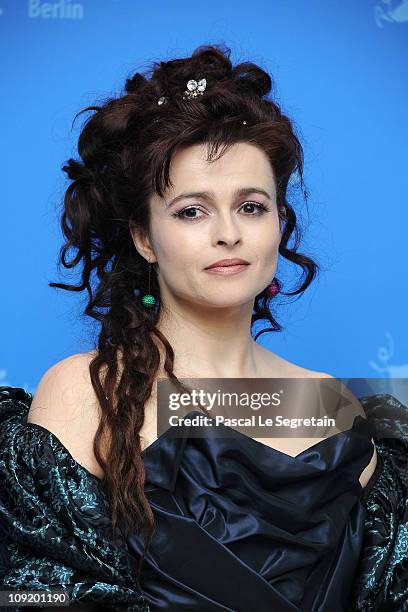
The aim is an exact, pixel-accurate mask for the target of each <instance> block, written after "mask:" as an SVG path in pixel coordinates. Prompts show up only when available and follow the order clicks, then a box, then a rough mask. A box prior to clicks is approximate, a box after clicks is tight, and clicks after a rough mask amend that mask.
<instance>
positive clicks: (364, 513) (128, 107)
mask: <svg viewBox="0 0 408 612" xmlns="http://www.w3.org/2000/svg"><path fill="white" fill-rule="evenodd" d="M229 55H230V52H229V50H228V49H221V48H220V47H217V46H205V47H200V48H198V49H197V50H196V51H195V52H194V53H193V54H192V56H191V57H188V58H180V59H175V60H173V61H169V62H160V63H157V64H154V66H153V69H152V71H151V72H150V73H149V74H144V75H142V74H139V73H137V74H135V75H134V76H133V77H132V78H131V79H129V80H127V82H126V87H125V89H126V92H125V94H124V95H123V96H122V97H119V98H117V99H111V100H107V101H106V102H105V103H104V104H103V105H102V106H100V107H90V109H86V110H94V111H95V113H94V114H93V115H92V116H91V118H90V119H89V120H88V121H87V123H86V124H85V126H84V127H83V130H82V133H81V136H80V138H79V154H80V157H81V161H79V162H78V161H75V160H73V159H70V160H69V161H68V163H67V165H65V166H64V167H63V169H64V171H66V172H67V174H68V176H69V178H70V179H71V180H72V183H71V184H70V185H69V187H68V188H67V191H66V195H65V200H64V212H63V215H62V228H63V231H64V233H65V236H66V239H67V240H66V243H65V245H64V247H63V249H62V252H61V262H62V263H63V265H64V266H65V267H67V268H72V267H75V266H76V265H78V264H80V263H81V264H82V278H81V282H80V284H79V285H77V286H76V285H66V284H62V283H50V285H51V286H54V287H59V288H63V289H67V290H70V291H82V290H85V289H86V290H87V291H88V295H89V301H88V304H87V307H86V310H85V312H86V314H88V315H90V316H91V317H93V318H95V319H97V320H98V321H100V324H101V327H100V331H99V336H98V342H97V347H96V348H95V350H94V351H91V352H90V353H86V354H78V355H73V356H71V357H69V358H67V359H64V360H62V361H61V362H59V363H57V364H55V365H54V366H53V367H52V368H50V369H49V370H48V371H47V372H46V373H45V374H44V376H43V378H42V379H41V381H40V383H39V385H38V388H37V390H36V393H35V396H34V398H33V397H32V396H31V395H30V394H29V393H26V392H25V391H24V390H23V389H20V388H12V387H3V388H1V395H0V400H1V401H0V423H1V425H0V448H1V453H0V479H1V484H2V492H1V496H0V518H1V522H0V525H2V528H3V531H4V535H5V542H6V545H5V547H4V550H3V559H2V571H0V577H1V580H0V586H1V587H2V589H3V590H6V589H7V590H12V589H19V590H35V589H40V590H41V589H42V590H47V589H48V590H49V589H53V590H55V589H57V588H60V589H61V588H62V589H63V590H65V591H66V592H67V593H68V596H69V600H70V603H71V604H77V605H78V603H79V602H81V603H85V602H96V603H97V604H98V605H99V606H100V605H102V604H111V605H112V606H114V604H123V605H125V608H126V609H128V610H151V611H153V610H171V611H182V610H202V611H206V612H207V611H213V610H214V611H215V610H217V611H221V610H229V611H232V610H233V611H239V612H247V611H248V612H251V611H252V610H253V609H255V608H256V609H258V610H262V611H263V610H265V611H266V610H268V611H269V610H277V611H279V612H280V611H282V612H286V611H296V610H302V611H311V610H313V611H319V612H320V611H326V610H327V611H330V612H334V611H337V610H338V611H340V610H341V611H343V610H353V611H354V610H385V609H387V610H388V609H390V610H391V609H392V610H405V609H407V608H406V601H407V588H408V587H407V585H408V552H407V547H406V541H407V540H406V538H407V521H408V516H407V463H408V459H407V449H408V426H407V423H406V416H407V408H406V407H405V406H403V405H402V404H400V402H398V400H396V399H395V398H394V397H392V396H388V395H375V396H370V397H366V398H360V401H361V404H359V406H360V408H361V413H360V415H359V416H360V418H355V419H354V420H353V421H352V424H351V425H350V427H346V428H345V429H344V431H340V432H338V433H337V434H336V435H334V436H330V437H328V438H327V439H323V438H322V439H319V441H318V442H316V438H293V439H292V438H291V439H286V438H271V439H268V441H267V443H263V442H262V443H260V442H259V441H257V440H256V439H255V440H254V439H252V438H251V437H249V436H242V434H241V433H239V432H237V431H235V430H234V429H233V428H232V429H230V430H229V433H230V434H231V435H229V436H225V438H223V437H218V438H214V437H212V436H211V434H209V433H208V432H207V431H204V430H203V431H202V434H203V435H202V437H194V436H192V435H191V436H189V435H188V433H189V430H188V429H187V432H186V435H185V436H184V437H177V436H172V429H171V428H170V429H169V430H168V431H166V432H164V433H161V435H160V436H159V437H158V433H159V432H158V428H157V416H158V415H157V381H158V380H159V379H170V381H172V382H174V384H175V385H176V386H177V388H179V389H184V388H185V387H183V385H182V384H181V383H180V382H179V379H180V378H199V379H201V378H237V379H241V378H248V379H254V378H255V379H258V378H266V379H275V378H281V379H299V378H304V379H312V378H322V379H332V378H331V377H330V375H329V374H326V373H322V372H314V371H311V370H308V369H306V368H303V367H301V366H299V365H297V364H294V363H291V362H289V361H287V360H285V359H283V358H281V357H280V356H278V355H276V354H274V353H272V352H271V351H269V350H267V349H265V348H263V347H262V346H261V345H259V344H258V343H257V342H256V339H257V338H258V337H259V335H260V334H261V333H264V332H265V331H268V329H262V331H260V332H258V333H257V334H256V335H255V337H254V338H253V337H252V331H253V326H254V323H255V322H256V321H262V320H267V321H269V323H270V325H271V327H270V328H269V330H270V331H279V330H281V329H282V327H281V326H280V325H279V323H278V322H277V320H276V319H275V318H274V316H273V314H272V310H273V307H274V302H276V295H277V294H278V293H279V292H281V293H283V294H285V295H300V294H302V293H303V291H305V290H306V288H307V287H308V286H309V285H310V283H311V282H312V280H313V279H314V277H315V275H316V272H317V270H318V265H317V264H316V263H315V262H314V261H313V260H312V259H311V258H309V257H308V256H306V255H305V254H302V253H299V252H298V250H297V249H298V247H299V243H300V230H299V226H298V222H297V216H296V213H295V210H294V208H293V207H292V206H291V204H290V203H289V202H288V199H287V191H288V183H289V180H290V179H291V177H292V176H293V175H294V173H295V172H298V174H299V177H300V185H301V186H303V174H302V169H303V151H302V147H301V145H300V143H299V140H298V138H297V137H296V135H295V133H294V130H293V127H292V124H291V122H290V120H289V119H288V118H287V117H286V116H285V115H284V114H282V112H281V111H280V108H279V106H278V104H277V103H276V102H275V101H273V100H272V99H270V98H268V97H267V94H269V92H270V90H271V77H270V76H269V75H268V74H267V73H266V72H265V71H264V70H263V69H262V68H260V67H258V66H256V65H255V64H252V63H241V64H239V65H237V66H235V67H233V66H232V64H231V61H230V59H229ZM208 145H209V146H208ZM293 235H294V236H293ZM291 237H294V238H295V241H294V245H293V247H291V246H289V240H290V238H291ZM71 248H72V249H74V257H73V259H72V260H71V261H68V260H67V254H68V251H69V250H70V249H71ZM279 255H281V257H282V258H283V259H286V260H288V261H290V262H293V263H294V264H295V266H300V268H301V269H302V271H303V272H304V279H303V282H301V283H300V285H299V286H298V287H296V288H295V289H294V290H293V291H292V292H283V291H282V286H281V285H282V283H281V282H280V281H279V280H278V278H277V277H276V276H275V273H276V270H277V265H278V256H279ZM225 260H227V261H225ZM231 260H232V261H231ZM236 260H238V261H236ZM215 264H217V265H215ZM223 264H224V265H223ZM225 264H229V265H230V266H231V267H225ZM233 264H240V265H239V266H237V267H236V268H235V269H233V268H232V265H233ZM214 265H215V267H214ZM94 271H95V272H96V277H95V279H94V281H92V273H93V272H94ZM332 380H333V379H332ZM362 416H364V417H368V419H366V418H361V417H362ZM403 418H405V421H404V420H403ZM390 423H391V424H392V431H391V435H390V430H389V425H390ZM387 427H388V429H387ZM388 538H389V539H388ZM13 609H15V608H13ZM118 609H119V608H118Z"/></svg>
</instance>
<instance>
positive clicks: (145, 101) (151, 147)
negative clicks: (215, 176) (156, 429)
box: [49, 45, 319, 572]
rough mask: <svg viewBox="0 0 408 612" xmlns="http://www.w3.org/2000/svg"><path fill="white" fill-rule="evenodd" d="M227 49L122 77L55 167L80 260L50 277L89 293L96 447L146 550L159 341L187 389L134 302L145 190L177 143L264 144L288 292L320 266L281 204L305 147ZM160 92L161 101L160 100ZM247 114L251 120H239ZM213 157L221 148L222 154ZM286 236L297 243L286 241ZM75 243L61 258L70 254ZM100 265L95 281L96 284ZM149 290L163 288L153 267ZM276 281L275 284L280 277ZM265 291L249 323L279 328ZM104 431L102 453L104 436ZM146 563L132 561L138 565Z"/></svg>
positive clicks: (127, 524) (126, 522)
mask: <svg viewBox="0 0 408 612" xmlns="http://www.w3.org/2000/svg"><path fill="white" fill-rule="evenodd" d="M230 53H231V51H230V49H228V48H225V47H223V46H220V45H204V46H200V47H198V48H197V49H196V50H195V51H194V52H193V54H192V55H191V57H186V58H181V59H173V60H171V61H167V62H163V61H161V62H157V63H156V62H153V65H152V67H151V68H150V69H149V70H147V71H146V72H144V73H143V74H141V73H136V74H134V76H132V78H129V79H127V81H126V85H125V93H124V94H123V95H122V96H120V97H117V98H112V99H107V100H105V101H104V103H103V104H102V105H100V106H89V107H86V108H84V109H83V110H81V111H80V112H79V113H77V115H76V116H75V119H76V117H77V116H78V115H80V114H81V113H83V112H86V111H95V112H94V113H93V114H92V115H91V116H90V117H89V118H88V119H87V120H86V121H85V124H84V126H83V128H82V130H81V134H80V136H79V140H78V153H79V156H80V158H81V161H75V160H74V159H69V160H68V161H67V162H66V164H65V165H63V166H62V170H63V171H65V172H66V174H67V175H68V177H69V179H71V181H72V182H71V183H70V185H69V186H68V188H67V189H66V192H65V195H64V200H63V213H62V217H61V227H62V230H63V233H64V235H65V237H66V242H65V243H64V245H63V246H62V248H61V251H60V255H59V264H62V265H63V266H64V267H65V268H68V269H69V268H74V267H75V266H77V265H78V264H80V263H81V264H82V278H81V282H80V284H78V285H67V284H63V283H49V285H50V286H51V287H57V288H61V289H66V290H68V291H78V292H79V291H83V290H85V289H86V290H87V292H88V298H89V299H88V303H87V305H86V308H85V314H86V315H89V316H90V317H92V318H93V319H96V320H97V321H99V322H100V332H99V337H98V343H97V351H96V356H95V358H94V359H93V360H92V361H91V363H90V365H89V370H90V377H91V381H92V385H93V388H94V390H95V393H96V396H97V398H98V400H99V403H100V406H101V410H102V412H101V414H102V416H101V421H100V423H99V427H98V430H97V432H96V435H95V439H94V443H93V449H94V453H95V457H96V459H97V461H98V463H99V464H100V465H101V467H102V468H103V471H104V484H105V486H106V490H107V493H108V495H109V498H110V501H111V505H112V524H113V529H114V531H115V529H116V525H117V521H118V519H119V521H120V522H122V521H123V526H124V530H125V531H126V533H128V531H129V530H130V529H132V530H133V531H139V532H140V533H143V535H145V536H146V542H145V548H144V554H143V556H142V559H141V563H142V561H143V558H144V556H145V554H146V551H147V548H148V545H149V543H150V540H151V537H152V534H153V530H154V517H153V512H152V510H151V507H150V505H149V502H148V499H147V497H146V495H145V492H144V482H145V472H144V465H143V461H142V457H141V451H142V449H141V439H140V436H139V432H140V430H141V427H142V425H143V422H144V416H145V415H144V405H145V403H146V401H147V400H148V399H149V397H150V395H151V392H152V388H153V384H154V381H155V377H156V374H157V372H158V369H159V366H160V354H159V350H158V347H157V346H156V343H155V342H154V337H155V338H156V339H157V340H158V341H159V342H161V343H162V345H163V346H164V349H165V355H166V359H165V364H164V368H165V371H166V372H167V374H168V376H169V378H170V379H172V380H173V381H175V382H176V384H177V386H179V385H180V387H182V388H185V387H184V386H183V385H182V384H181V382H180V381H178V379H177V377H176V376H175V375H174V373H173V364H174V352H173V349H172V347H171V345H170V344H169V342H168V341H167V339H166V338H165V336H164V335H163V334H162V333H161V332H160V331H159V330H158V329H157V328H156V323H157V321H158V318H159V314H160V308H161V305H160V300H159V303H158V308H156V309H146V308H144V307H143V305H142V304H141V302H140V300H138V299H135V290H137V289H139V290H140V291H141V292H142V294H143V293H146V292H147V275H146V261H145V259H144V258H143V257H142V256H141V255H140V254H139V253H138V252H137V250H136V249H135V247H134V244H133V242H132V239H131V234H130V231H129V229H130V227H138V228H140V229H142V230H143V231H144V232H146V233H147V235H148V233H149V221H150V216H149V204H148V200H149V197H150V196H151V194H152V193H153V192H156V193H157V194H159V196H161V197H163V193H164V191H165V189H166V188H167V187H168V186H169V185H170V184H171V181H170V162H171V159H172V156H173V155H174V154H175V153H176V151H178V150H179V149H181V148H184V147H186V146H189V145H193V144H202V143H206V145H207V150H208V158H207V161H208V162H212V161H215V160H217V159H219V158H220V157H221V156H222V155H223V153H224V152H225V151H227V150H228V149H229V148H230V147H231V146H232V145H234V144H236V143H238V142H247V143H251V144H254V145H257V146H258V147H260V148H261V149H262V150H263V151H264V152H265V153H266V155H267V156H268V158H269V160H270V162H271V165H272V168H273V171H274V175H275V179H276V188H277V205H278V210H279V220H280V223H281V224H282V227H283V229H282V237H281V242H280V245H279V253H280V255H281V256H282V257H283V258H285V259H286V260H289V261H290V262H293V263H294V264H295V265H297V266H300V267H301V268H302V272H303V276H304V278H303V281H302V282H300V285H299V287H298V288H297V289H295V290H294V291H292V292H287V293H284V292H283V291H281V293H283V294H284V295H287V296H292V295H293V296H294V295H297V294H299V295H300V294H301V293H303V292H304V291H305V289H306V288H307V287H308V286H309V285H310V283H311V282H312V280H313V279H314V277H315V275H316V273H317V271H318V269H319V266H318V265H317V264H316V263H315V262H314V261H313V260H312V259H311V258H309V257H307V256H306V255H304V254H301V253H298V252H297V249H298V247H299V244H300V239H301V231H300V229H299V227H298V223H297V217H296V214H295V210H294V209H293V207H292V206H291V205H290V204H289V202H288V201H287V199H286V197H287V190H288V183H289V180H290V178H291V176H292V175H293V174H294V173H295V171H297V172H298V173H299V177H300V186H301V188H302V189H303V193H304V195H305V197H306V198H307V193H306V191H305V189H304V183H303V150H302V146H301V144H300V142H299V140H298V138H297V136H296V135H295V133H294V129H293V127H292V124H291V121H290V120H289V119H288V117H286V116H285V115H284V114H282V112H281V110H280V107H279V105H278V104H277V102H276V101H273V100H271V99H268V97H267V96H268V94H269V93H270V92H271V89H272V80H271V77H270V75H269V74H268V73H267V72H266V71H264V70H263V69H262V68H260V67H259V66H257V65H256V64H253V63H251V62H243V63H239V64H238V65H236V66H235V67H233V65H232V63H231V61H230ZM203 77H205V78H206V80H207V88H206V91H205V93H204V95H202V96H198V97H197V98H196V99H194V100H188V99H187V100H185V99H183V97H182V95H181V94H182V92H183V91H184V90H185V88H186V83H187V81H188V80H189V79H191V78H197V79H200V78H203ZM161 96H165V97H166V100H167V102H166V103H165V104H162V105H158V103H157V101H158V99H159V98H160V97H161ZM243 120H245V121H246V124H243ZM217 153H219V154H218V155H217ZM292 234H293V238H294V244H293V246H292V247H289V246H288V242H289V239H290V238H291V236H292ZM71 248H72V249H73V250H74V256H73V258H72V259H71V260H70V261H68V259H67V253H68V251H69V250H70V249H71ZM93 271H95V272H96V275H97V278H96V279H95V282H92V280H91V275H92V272H93ZM152 272H153V274H152V286H151V290H152V293H154V294H155V295H157V296H158V295H159V286H158V282H157V277H156V273H155V269H154V267H153V270H152ZM276 281H277V282H278V286H279V288H281V282H280V281H279V280H278V279H276ZM271 300H272V297H271V296H270V295H268V293H267V288H265V289H264V290H263V291H262V292H261V293H260V294H259V295H257V296H256V298H255V303H254V310H253V316H252V321H251V331H252V328H253V324H254V323H255V322H256V321H258V320H267V321H269V323H270V324H271V326H270V327H269V328H267V329H262V330H261V331H259V332H258V333H257V334H256V335H255V340H256V339H257V338H258V336H259V335H260V334H262V333H266V332H268V331H281V330H282V326H281V325H280V324H279V323H278V322H277V321H276V319H275V318H274V316H273V315H272V313H271ZM105 430H106V431H107V432H108V433H109V436H110V438H109V448H108V449H107V450H108V452H107V455H106V460H105V459H104V458H103V456H102V453H101V439H102V435H103V434H104V433H105ZM141 563H140V564H139V572H140V567H141Z"/></svg>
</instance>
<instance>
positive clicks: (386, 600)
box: [349, 394, 408, 612]
mask: <svg viewBox="0 0 408 612" xmlns="http://www.w3.org/2000/svg"><path fill="white" fill-rule="evenodd" d="M360 402H361V404H362V406H363V408H364V410H365V413H366V416H367V418H368V419H369V420H371V421H372V423H373V425H374V428H375V431H376V435H375V445H376V448H377V453H378V455H379V458H380V462H381V465H380V466H379V474H378V478H375V484H374V486H373V487H372V488H370V490H369V491H367V492H366V493H365V494H364V496H363V498H362V502H363V505H364V508H365V512H366V514H365V525H364V540H363V548H362V551H361V555H360V562H359V567H358V572H357V575H356V576H355V581H354V584H353V596H352V598H351V601H350V608H349V612H372V611H381V612H382V611H385V612H388V611H390V612H391V611H393V612H407V611H408V407H407V406H406V405H404V404H402V403H401V402H400V401H399V400H398V399H397V398H395V397H394V396H393V395H389V394H376V395H371V396H367V397H365V398H360Z"/></svg>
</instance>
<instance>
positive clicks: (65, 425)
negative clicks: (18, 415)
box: [27, 353, 103, 478]
mask: <svg viewBox="0 0 408 612" xmlns="http://www.w3.org/2000/svg"><path fill="white" fill-rule="evenodd" d="M93 357H94V354H92V353H77V354H75V355H71V356H69V357H66V358H65V359H62V360H61V361H58V362H57V363H55V364H54V365H52V366H51V367H50V368H49V369H48V370H46V372H45V373H44V374H43V376H42V378H41V379H40V382H39V383H38V385H37V388H36V391H35V394H34V397H33V400H32V403H31V406H30V409H29V412H28V416H27V422H28V423H36V424H37V425H41V426H42V427H44V428H45V429H47V430H49V431H51V432H52V433H53V434H54V435H55V436H56V437H57V438H58V439H59V440H60V442H61V443H62V444H63V445H64V446H65V448H66V449H67V450H68V451H69V452H70V454H71V455H72V457H73V458H74V459H75V461H77V463H79V464H81V465H82V466H83V467H85V468H86V469H87V470H88V471H90V472H91V473H92V474H94V475H95V476H97V477H99V478H103V471H102V469H101V467H100V466H99V464H98V462H97V461H96V458H95V456H94V453H93V440H94V437H95V433H96V430H97V429H98V425H99V420H100V406H99V401H98V398H97V396H96V394H95V391H94V388H93V386H92V382H91V379H90V375H89V363H90V361H91V360H92V358H93Z"/></svg>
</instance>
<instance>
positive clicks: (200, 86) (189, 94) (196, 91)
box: [155, 78, 246, 125]
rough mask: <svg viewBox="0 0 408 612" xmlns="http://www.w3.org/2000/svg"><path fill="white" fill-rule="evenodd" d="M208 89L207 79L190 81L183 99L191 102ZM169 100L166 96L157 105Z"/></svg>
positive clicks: (161, 97) (243, 122) (244, 123)
mask: <svg viewBox="0 0 408 612" xmlns="http://www.w3.org/2000/svg"><path fill="white" fill-rule="evenodd" d="M206 87H207V80H206V79H205V78H203V79H200V80H199V81H196V80H195V79H190V80H189V81H187V89H186V90H185V91H183V99H184V100H186V99H189V100H191V99H193V98H196V97H197V96H202V95H203V93H204V92H205V88H206ZM167 100H168V98H167V97H166V96H160V98H159V99H158V100H157V104H158V105H159V106H161V105H162V104H166V103H167ZM155 121H158V119H156V120H155ZM242 124H243V125H246V121H242Z"/></svg>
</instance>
